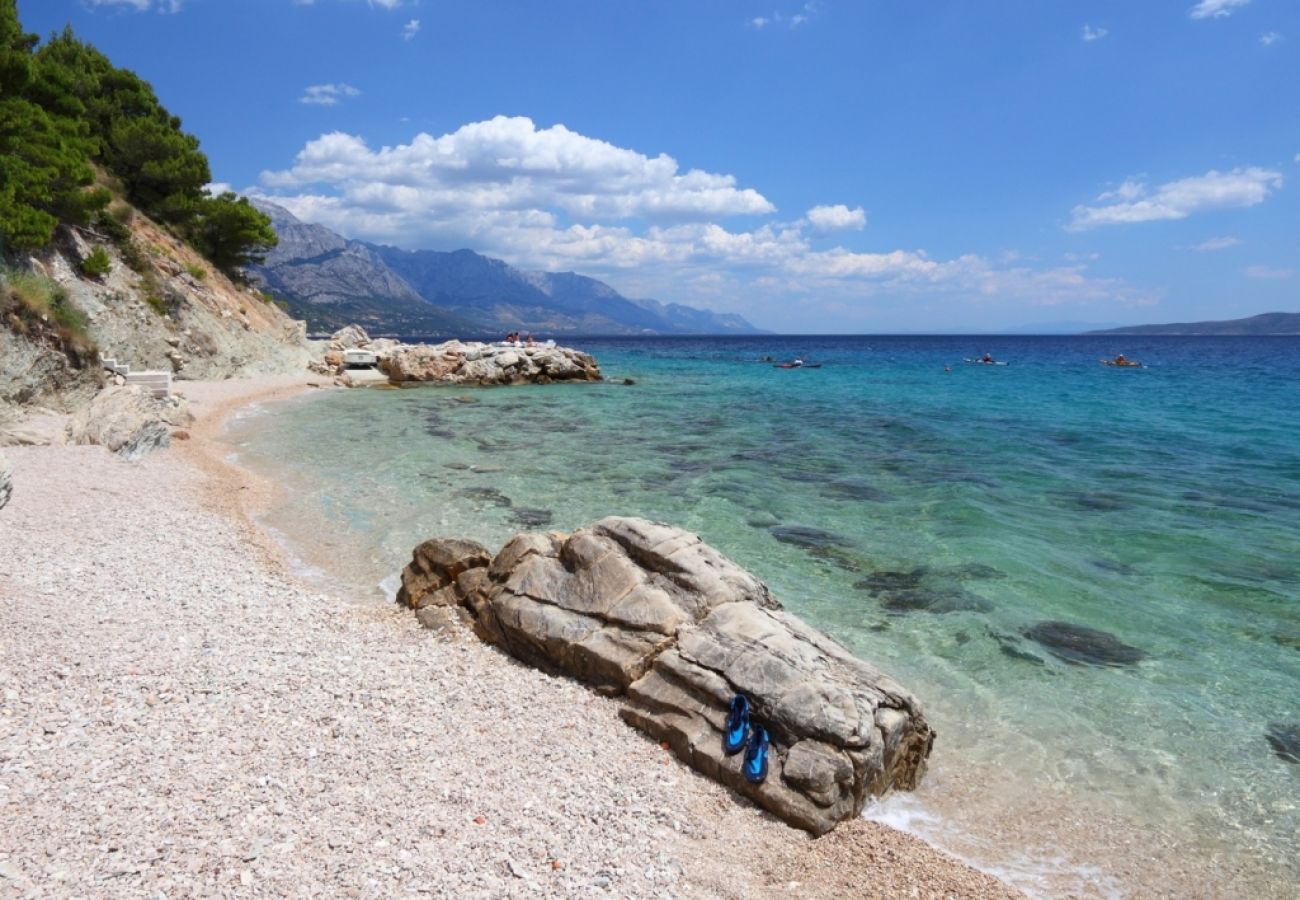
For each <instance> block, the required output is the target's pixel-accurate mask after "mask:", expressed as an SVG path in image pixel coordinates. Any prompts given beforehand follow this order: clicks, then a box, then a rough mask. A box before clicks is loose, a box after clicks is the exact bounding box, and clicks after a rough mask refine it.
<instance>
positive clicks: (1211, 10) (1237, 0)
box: [1187, 0, 1250, 19]
mask: <svg viewBox="0 0 1300 900" xmlns="http://www.w3.org/2000/svg"><path fill="white" fill-rule="evenodd" d="M1249 2H1250V0H1200V2H1199V3H1197V4H1196V5H1195V6H1193V7H1192V8H1191V9H1189V10H1188V11H1187V15H1189V16H1190V17H1192V18H1193V19H1222V18H1225V17H1227V16H1230V15H1232V11H1233V10H1234V9H1237V8H1239V7H1242V6H1245V5H1246V4H1247V3H1249Z"/></svg>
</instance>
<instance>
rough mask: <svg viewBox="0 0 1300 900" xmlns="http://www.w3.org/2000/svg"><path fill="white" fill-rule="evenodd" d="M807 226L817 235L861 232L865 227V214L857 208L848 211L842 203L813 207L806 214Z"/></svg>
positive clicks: (860, 208)
mask: <svg viewBox="0 0 1300 900" xmlns="http://www.w3.org/2000/svg"><path fill="white" fill-rule="evenodd" d="M806 217H807V219H808V224H809V225H811V226H812V229H813V231H815V232H816V233H817V234H821V235H826V234H834V233H835V232H837V231H861V230H862V229H863V228H865V227H866V225H867V214H866V213H865V212H863V211H862V207H860V206H858V207H855V208H853V209H849V208H848V207H847V206H845V205H844V204H843V203H837V204H835V205H834V206H814V207H813V208H812V209H810V210H808V213H807V216H806Z"/></svg>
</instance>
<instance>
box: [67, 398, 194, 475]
mask: <svg viewBox="0 0 1300 900" xmlns="http://www.w3.org/2000/svg"><path fill="white" fill-rule="evenodd" d="M193 421H194V416H193V415H191V414H190V411H189V406H188V404H187V403H186V402H185V401H184V400H183V399H181V398H179V397H171V398H168V399H165V400H164V399H159V398H156V397H154V396H152V395H150V394H148V393H146V392H145V391H143V390H141V389H140V388H138V387H134V386H131V387H110V388H106V389H105V390H103V391H100V393H99V395H98V396H96V397H95V399H94V400H92V401H91V403H90V405H89V406H87V407H86V408H85V409H83V410H81V411H79V412H78V413H76V414H75V415H74V416H73V417H72V421H71V422H69V423H68V437H69V439H70V440H71V441H72V442H73V443H75V444H101V445H103V446H104V447H107V448H108V449H109V450H111V451H112V452H114V453H116V454H118V455H119V456H122V457H124V458H126V459H138V458H139V457H141V456H143V455H144V454H146V453H148V452H149V451H151V450H158V449H162V448H164V447H168V446H170V445H171V430H172V428H184V427H185V426H187V425H189V424H190V423H192V422H193Z"/></svg>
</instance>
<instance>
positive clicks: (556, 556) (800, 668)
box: [398, 517, 934, 834]
mask: <svg viewBox="0 0 1300 900" xmlns="http://www.w3.org/2000/svg"><path fill="white" fill-rule="evenodd" d="M486 555H487V554H486V551H485V550H484V549H483V548H482V547H480V546H478V545H477V544H471V543H470V542H465V541H450V540H448V541H440V540H434V541H426V542H425V543H424V544H421V545H420V547H418V548H417V549H416V553H415V556H414V558H413V559H412V562H411V565H409V566H407V568H406V570H405V571H404V572H403V575H402V583H403V588H402V591H401V592H400V593H399V595H398V601H399V602H401V603H404V604H405V605H407V606H410V607H411V608H413V609H415V610H417V615H419V616H420V617H421V621H425V622H426V624H430V625H432V626H433V627H438V628H446V627H448V626H449V625H451V623H452V622H453V621H455V620H456V619H457V618H462V619H464V618H468V620H469V621H470V623H471V624H472V626H473V628H474V630H475V631H476V632H477V633H478V634H479V636H480V637H482V638H483V639H485V640H488V641H491V642H493V643H496V644H499V645H500V646H502V647H503V648H504V649H506V650H507V651H509V652H510V653H511V654H512V655H514V656H516V657H518V658H520V659H522V660H524V661H526V662H529V663H532V664H534V665H537V666H540V667H543V668H546V669H548V670H552V671H559V672H563V673H565V674H568V675H572V676H573V677H576V678H578V679H580V680H582V681H584V682H586V683H587V684H589V685H591V686H592V687H594V688H595V689H597V690H599V691H601V692H604V693H608V694H613V695H621V696H624V697H625V698H626V705H625V707H624V709H623V717H624V719H625V720H626V721H627V722H629V723H630V724H632V725H634V726H635V727H637V728H640V729H641V730H643V731H645V732H647V733H648V734H650V735H652V736H653V737H655V739H657V740H660V741H664V742H666V743H667V744H668V745H669V746H670V747H671V748H672V749H673V751H674V752H675V753H676V754H677V755H678V756H679V757H680V758H681V759H682V760H684V761H685V762H687V763H688V764H689V765H691V766H692V767H694V768H695V769H697V770H699V771H701V772H703V773H705V774H706V775H708V776H710V777H712V778H715V779H717V780H719V781H721V782H723V783H724V784H727V785H729V786H731V787H733V788H734V789H736V790H737V791H739V792H741V793H743V794H744V795H746V796H748V797H750V798H751V799H753V800H754V801H755V802H756V803H758V804H759V805H760V806H763V807H764V808H766V809H768V810H770V811H771V812H773V813H774V814H776V815H778V816H780V817H781V818H782V819H784V820H785V821H787V822H789V823H791V824H792V825H796V826H798V827H800V828H804V829H806V830H808V831H811V832H813V833H814V834H822V833H824V832H826V831H828V830H830V829H831V828H833V827H835V825H836V824H838V823H839V822H841V821H843V820H844V819H846V818H850V817H852V816H856V815H857V814H858V813H860V812H861V810H862V807H863V805H864V804H865V802H866V799H867V798H868V797H869V796H872V795H878V794H883V793H886V792H887V791H889V790H891V789H894V788H904V789H907V788H912V787H914V786H915V785H916V783H917V781H918V779H919V778H920V776H921V774H922V772H923V771H924V768H925V763H926V759H927V758H928V756H929V753H930V748H931V745H932V743H933V740H934V733H933V731H932V730H931V729H930V727H929V725H928V724H927V722H926V720H925V717H924V716H923V714H922V713H921V710H920V706H919V704H918V703H917V701H916V699H915V698H914V697H913V696H912V695H911V694H909V693H908V692H907V691H905V690H904V689H903V688H901V687H900V686H899V685H898V684H897V683H895V682H894V681H893V680H892V679H890V678H889V677H888V676H886V675H884V674H882V673H881V672H879V671H877V670H876V669H874V668H873V667H871V666H869V665H868V664H866V663H865V662H863V661H861V660H859V659H856V658H855V657H854V656H853V655H852V654H850V653H849V652H848V651H847V650H846V649H845V648H843V647H842V646H840V645H839V644H838V643H836V642H835V641H834V640H833V639H831V638H830V637H828V636H826V635H824V634H822V633H821V632H819V631H817V630H816V629H814V628H811V627H810V626H808V625H807V624H805V623H804V622H802V621H800V620H799V619H798V618H796V617H794V616H792V615H790V614H788V613H786V612H784V611H783V610H782V609H781V607H780V604H779V603H778V602H777V601H776V599H775V598H774V597H773V596H772V594H771V592H770V591H769V590H768V588H767V587H766V586H765V585H764V584H763V583H762V582H761V581H759V580H758V579H756V578H755V577H754V576H753V575H751V574H750V573H748V572H746V571H745V570H744V569H741V568H740V567H739V566H737V565H736V564H735V563H733V562H731V561H730V560H728V559H727V558H726V557H724V556H723V555H722V554H720V553H719V552H718V551H717V550H715V549H714V548H712V547H710V546H709V545H708V544H705V543H704V542H703V541H701V540H700V538H699V537H697V536H696V535H693V534H690V533H688V532H686V531H683V530H681V529H678V528H673V527H671V526H668V525H662V524H656V523H652V522H647V521H645V520H642V519H633V518H620V517H611V518H607V519H602V520H601V521H599V522H597V523H596V524H594V525H593V526H591V527H590V528H584V529H581V530H579V531H577V532H574V533H573V534H570V535H565V534H558V533H552V534H521V535H518V536H516V537H515V538H514V539H513V540H511V541H510V542H509V543H507V544H506V545H505V547H503V548H502V549H501V551H500V552H499V553H498V554H497V555H496V556H495V557H494V558H492V560H491V562H490V563H485V562H484V560H485V559H486ZM431 610H434V611H435V612H431ZM426 620H428V621H426ZM737 693H743V694H745V695H746V696H747V697H749V699H750V701H751V703H752V706H753V710H754V717H755V721H757V722H760V723H762V724H763V725H764V726H766V727H767V729H768V731H769V733H770V735H771V738H772V750H771V756H770V769H769V775H768V777H767V779H766V780H765V781H763V782H762V783H761V784H758V785H755V784H751V783H749V782H748V781H746V780H745V779H744V778H743V777H742V775H741V772H740V765H741V759H742V757H741V756H740V755H737V756H728V755H726V754H725V753H724V752H723V747H722V732H723V727H724V722H725V720H726V715H727V709H728V706H729V704H730V701H731V698H732V697H733V696H735V694H737Z"/></svg>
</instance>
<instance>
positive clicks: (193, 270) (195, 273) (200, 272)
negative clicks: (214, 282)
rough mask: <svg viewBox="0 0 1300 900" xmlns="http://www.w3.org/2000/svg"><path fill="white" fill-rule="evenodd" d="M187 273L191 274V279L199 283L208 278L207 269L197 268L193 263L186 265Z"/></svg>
mask: <svg viewBox="0 0 1300 900" xmlns="http://www.w3.org/2000/svg"><path fill="white" fill-rule="evenodd" d="M185 271H186V272H189V273H190V277H191V278H196V279H198V280H199V281H202V280H203V279H204V278H207V277H208V270H207V269H205V268H203V267H202V266H196V265H194V264H193V263H186V264H185Z"/></svg>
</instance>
